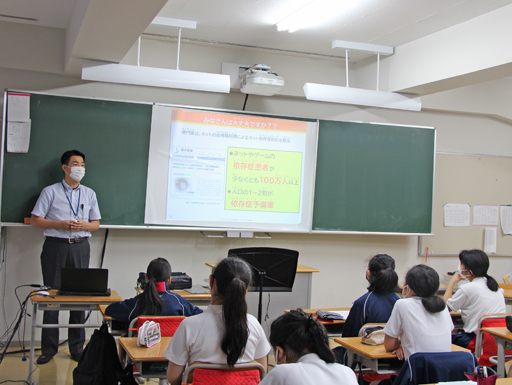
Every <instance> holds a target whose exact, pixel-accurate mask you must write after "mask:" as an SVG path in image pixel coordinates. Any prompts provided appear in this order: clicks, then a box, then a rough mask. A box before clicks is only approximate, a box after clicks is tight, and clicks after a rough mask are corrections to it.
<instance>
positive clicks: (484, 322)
mask: <svg viewBox="0 0 512 385" xmlns="http://www.w3.org/2000/svg"><path fill="white" fill-rule="evenodd" d="M506 316H507V314H494V315H485V316H483V317H482V318H480V321H479V322H478V329H480V328H486V327H487V328H489V327H506V326H507V325H506V321H505V317H506ZM505 354H506V355H512V351H511V350H508V349H507V350H506V351H505ZM475 355H476V356H477V357H478V362H479V363H480V365H484V366H493V365H494V363H492V362H491V361H489V358H490V357H493V356H497V355H498V346H497V345H496V341H495V339H494V337H493V336H491V335H489V333H486V332H483V331H481V330H477V331H476V343H475Z"/></svg>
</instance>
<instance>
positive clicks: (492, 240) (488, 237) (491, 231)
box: [484, 227, 498, 253]
mask: <svg viewBox="0 0 512 385" xmlns="http://www.w3.org/2000/svg"><path fill="white" fill-rule="evenodd" d="M497 236H498V229H497V228H496V227H486V228H485V236H484V251H485V252H486V253H495V252H496V239H497Z"/></svg>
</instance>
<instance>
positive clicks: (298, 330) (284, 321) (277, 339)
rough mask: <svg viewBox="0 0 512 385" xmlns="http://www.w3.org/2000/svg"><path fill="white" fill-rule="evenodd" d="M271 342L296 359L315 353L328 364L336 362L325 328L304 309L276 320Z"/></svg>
mask: <svg viewBox="0 0 512 385" xmlns="http://www.w3.org/2000/svg"><path fill="white" fill-rule="evenodd" d="M269 341H270V344H271V345H272V346H273V348H274V349H276V348H277V347H278V346H279V347H281V348H282V349H283V350H284V351H285V352H288V354H289V355H291V356H294V357H301V356H303V355H304V354H307V353H315V354H316V355H318V357H320V358H321V359H322V360H324V361H325V362H326V363H334V362H336V359H335V357H334V354H333V352H332V350H331V349H330V348H329V338H328V336H327V332H326V330H325V328H324V326H323V325H322V324H321V323H320V322H319V321H318V320H317V319H315V318H313V316H312V315H309V314H307V313H304V311H303V310H302V309H297V310H290V311H289V312H288V313H285V314H283V315H281V316H280V317H278V318H277V319H276V320H274V322H272V325H271V327H270V337H269Z"/></svg>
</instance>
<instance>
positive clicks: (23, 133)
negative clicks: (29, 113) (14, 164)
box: [7, 120, 31, 152]
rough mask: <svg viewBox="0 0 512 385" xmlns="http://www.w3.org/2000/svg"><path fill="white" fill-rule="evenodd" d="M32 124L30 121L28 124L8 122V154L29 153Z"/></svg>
mask: <svg viewBox="0 0 512 385" xmlns="http://www.w3.org/2000/svg"><path fill="white" fill-rule="evenodd" d="M30 124H31V122H30V120H29V121H28V122H10V121H9V122H7V152H28V146H29V144H30Z"/></svg>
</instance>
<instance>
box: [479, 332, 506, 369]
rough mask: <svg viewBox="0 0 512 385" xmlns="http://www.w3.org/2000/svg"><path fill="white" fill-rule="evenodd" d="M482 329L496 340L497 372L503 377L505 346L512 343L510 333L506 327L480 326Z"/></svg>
mask: <svg viewBox="0 0 512 385" xmlns="http://www.w3.org/2000/svg"><path fill="white" fill-rule="evenodd" d="M482 331H484V332H487V333H489V334H490V335H492V336H493V337H494V339H495V340H496V345H498V374H499V375H500V376H501V377H505V348H506V345H511V344H512V333H511V332H509V331H508V329H507V328H506V327H498V328H482Z"/></svg>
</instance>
